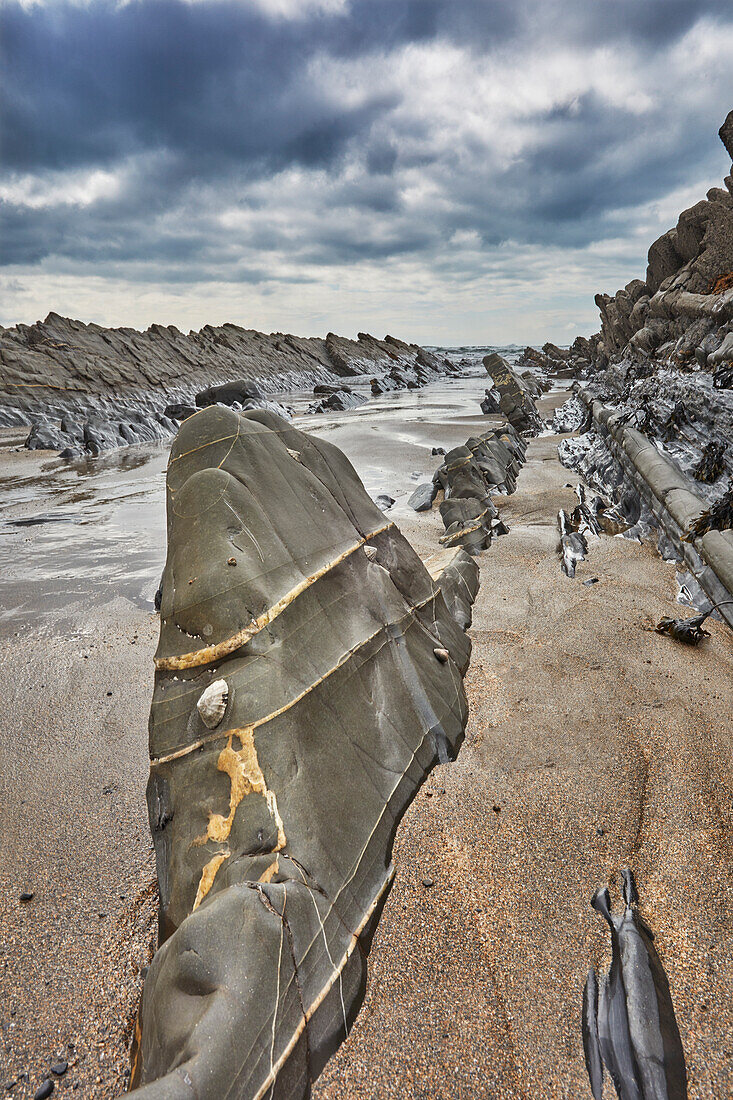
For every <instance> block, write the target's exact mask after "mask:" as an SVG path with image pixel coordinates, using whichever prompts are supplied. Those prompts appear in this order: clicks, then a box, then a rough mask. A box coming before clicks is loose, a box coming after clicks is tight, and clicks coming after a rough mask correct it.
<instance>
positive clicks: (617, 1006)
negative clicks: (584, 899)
mask: <svg viewBox="0 0 733 1100" xmlns="http://www.w3.org/2000/svg"><path fill="white" fill-rule="evenodd" d="M622 874H623V898H624V903H625V909H624V912H623V914H622V915H621V916H614V914H613V913H612V912H611V898H610V894H609V891H608V889H607V888H603V889H601V890H598V891H597V892H596V893H595V895H594V896H593V900H592V905H593V908H594V909H596V910H597V911H598V912H599V913H600V914H601V916H603V917H604V919H605V920H606V922H607V923H608V926H609V928H610V931H611V967H610V970H609V972H608V974H607V975H604V976H603V977H602V978H601V980H600V983H599V981H598V977H597V975H596V973H595V971H594V970H591V971H590V973H589V975H588V980H587V982H586V986H585V994H584V997H583V1018H582V1029H583V1046H584V1048H585V1059H586V1066H587V1068H588V1077H589V1080H590V1084H591V1091H592V1093H593V1097H594V1100H602V1097H603V1066H604V1064H605V1067H606V1069H607V1070H608V1072H609V1074H610V1076H611V1079H612V1081H613V1083H614V1086H615V1088H616V1092H617V1094H618V1096H619V1097H620V1098H621V1100H687V1070H686V1067H685V1055H684V1051H683V1048H682V1040H681V1039H680V1033H679V1028H678V1027H677V1021H676V1019H675V1014H674V1006H673V1004H672V997H671V995H670V991H669V982H668V981H667V975H666V974H665V972H664V967H663V965H662V961H661V959H660V958H659V955H658V953H657V949H656V947H655V945H654V935H653V933H652V931H651V929H650V928H649V927H648V926H647V924H646V923H645V921H644V920H643V919H642V917H641V916H640V914H639V912H638V909H637V905H638V896H637V892H636V884H635V882H634V878H633V875H632V873H631V871H629V870H628V869H626V870H624V871H623V872H622Z"/></svg>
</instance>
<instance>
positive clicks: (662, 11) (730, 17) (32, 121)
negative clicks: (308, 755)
mask: <svg viewBox="0 0 733 1100" xmlns="http://www.w3.org/2000/svg"><path fill="white" fill-rule="evenodd" d="M1 17H2V21H3V28H2V42H3V51H4V59H3V61H4V63H3V71H4V77H3V80H4V89H3V97H2V102H3V104H4V110H3V119H2V132H3V166H4V170H5V173H6V175H7V174H12V173H16V174H17V173H33V174H35V175H37V176H39V177H40V178H42V179H46V178H51V176H50V174H51V173H54V172H55V173H58V172H63V171H66V170H72V169H73V170H80V171H81V170H86V169H94V168H110V169H117V168H119V166H120V164H121V163H122V162H123V161H126V163H127V169H126V174H125V175H124V177H123V179H124V185H123V187H122V190H121V192H120V193H119V194H118V195H116V196H114V197H107V198H100V199H98V200H96V201H94V202H92V203H90V204H88V205H86V206H78V205H76V206H75V205H74V204H73V203H69V202H65V203H63V204H62V203H59V204H57V205H55V206H48V207H44V208H41V209H31V208H29V207H27V206H23V205H22V204H19V203H13V202H10V201H6V202H4V203H0V222H1V223H2V226H1V228H0V232H2V240H3V262H4V263H5V264H6V265H10V266H13V267H15V268H17V267H26V268H31V269H32V268H33V267H34V266H35V265H38V264H40V263H41V262H45V263H46V264H48V263H56V264H57V265H61V266H63V269H64V270H71V269H74V270H77V271H79V272H84V271H87V272H90V271H91V272H95V273H102V272H105V273H106V272H107V271H114V269H115V266H116V267H117V269H118V270H124V271H125V272H126V273H127V277H128V278H130V279H133V280H135V279H139V280H140V281H145V279H146V278H147V277H148V275H149V273H150V271H151V270H154V271H155V272H156V277H157V278H159V279H166V280H168V281H170V282H182V281H186V280H189V281H191V282H196V281H206V280H220V279H226V280H229V281H232V282H236V281H243V282H266V281H267V280H268V279H269V278H270V277H271V276H272V266H271V264H270V259H271V258H272V259H273V260H277V262H278V263H282V262H283V261H284V260H287V261H288V262H289V264H290V274H289V275H288V278H289V279H290V280H291V281H296V280H302V281H308V280H310V279H311V278H313V277H315V276H312V275H311V274H310V273H309V267H310V266H319V267H320V266H335V267H338V266H340V265H350V264H354V263H358V262H359V261H360V260H365V259H366V260H380V259H385V260H386V259H389V258H391V257H404V256H408V255H414V256H415V257H416V258H421V257H422V259H423V262H424V263H426V264H435V265H441V264H442V265H445V264H446V263H447V262H448V264H449V266H450V264H452V262H453V261H452V260H451V261H446V259H445V254H444V252H445V249H448V248H449V247H450V246H449V244H448V242H449V240H450V238H451V236H452V234H454V233H455V232H456V231H457V230H461V231H467V230H468V231H473V232H475V233H476V234H477V235H478V238H479V240H480V242H481V244H482V245H483V247H484V248H485V249H486V250H488V251H490V250H491V249H493V248H496V247H497V246H499V245H501V244H502V243H503V242H506V241H514V242H517V243H518V244H519V245H529V246H533V247H535V248H537V249H542V248H554V247H572V248H582V247H585V246H587V245H588V244H589V243H591V242H594V241H597V240H599V239H602V238H603V236H604V235H605V234H607V233H608V231H609V224H610V223H611V222H612V223H613V231H614V233H621V234H622V233H623V232H624V222H623V219H624V217H625V216H626V214H625V213H624V212H626V213H627V214H628V218H630V219H632V218H633V211H634V210H635V209H636V208H637V207H639V206H640V205H641V204H643V203H646V202H650V201H652V200H653V199H654V198H655V197H657V196H660V195H663V194H665V193H668V192H669V191H671V190H673V189H674V188H677V187H682V186H684V185H685V184H687V183H689V182H690V181H691V180H693V179H697V178H699V177H700V176H702V175H704V174H705V173H709V175H710V179H711V182H715V181H716V180H717V179H718V178H719V177H720V176H721V175H722V174H723V173H724V169H725V167H726V165H725V158H724V154H723V153H722V149H721V147H719V145H718V142H717V138H716V136H715V131H716V129H717V126H718V125H719V124H720V122H721V121H722V118H723V117H724V115H725V114H726V113H727V110H728V109H729V108H730V106H731V105H732V104H731V103H730V102H727V100H726V97H727V96H729V87H728V86H727V82H726V80H725V74H716V73H711V74H710V79H709V81H708V83H707V85H706V88H705V89H701V88H700V87H698V86H696V87H695V88H694V93H695V94H694V95H688V94H687V91H688V89H686V87H685V85H684V78H683V77H679V76H678V77H677V83H675V81H672V80H670V81H668V82H667V83H665V84H664V86H658V87H653V88H651V92H652V99H653V102H652V104H651V106H650V107H647V108H645V109H644V110H640V111H634V110H632V109H631V108H632V107H633V104H631V105H629V104H626V105H623V104H620V103H619V104H616V105H613V104H611V103H609V102H608V100H607V99H602V98H601V97H600V96H599V95H598V94H597V93H596V92H594V91H589V92H587V93H585V94H582V95H581V96H580V97H579V98H578V99H577V101H573V102H572V103H571V102H567V103H559V104H557V103H556V104H554V105H553V106H552V107H551V108H550V109H548V110H546V111H544V113H543V112H542V111H541V110H540V109H539V108H538V109H537V111H536V113H535V115H534V116H533V117H532V118H529V119H525V120H524V124H525V125H530V124H534V125H535V129H536V132H537V134H538V135H539V136H538V137H537V138H536V140H535V141H534V143H533V144H532V145H531V146H528V147H526V148H524V149H523V150H522V151H521V152H519V153H518V154H517V155H516V156H514V157H513V159H510V160H509V161H508V162H505V161H503V160H502V159H501V157H500V156H498V153H499V152H501V150H492V149H489V150H486V149H485V148H483V147H482V144H481V142H480V141H479V140H478V139H476V138H473V137H461V136H460V135H459V134H458V133H457V134H456V138H455V140H456V143H458V142H463V144H462V145H460V146H459V145H456V147H455V148H450V145H449V147H448V150H447V151H446V145H445V138H444V136H441V137H439V136H438V135H437V131H436V125H437V124H436V121H435V119H434V118H433V117H431V114H430V112H429V111H418V112H412V113H411V111H410V108H409V103H410V99H409V93H410V88H409V87H407V86H405V85H402V86H401V85H399V82H397V83H395V82H394V81H391V80H390V79H388V78H389V77H390V76H391V72H392V65H393V58H394V57H395V56H396V55H397V53H398V51H399V50H401V49H402V48H403V47H405V46H407V45H416V46H425V45H427V44H434V45H443V46H445V47H446V48H448V47H451V46H452V47H456V48H459V47H460V48H461V49H463V50H465V51H466V55H467V56H470V57H472V58H473V59H478V60H479V63H480V62H481V59H482V58H484V57H486V58H487V59H488V57H489V55H490V54H491V52H492V51H494V50H496V49H498V48H500V49H501V52H502V55H503V56H506V55H507V54H512V55H513V56H515V57H516V58H517V65H516V71H515V73H514V79H516V80H517V81H526V82H531V81H532V79H533V73H532V70H531V66H528V67H527V68H526V69H525V68H523V66H522V58H523V57H524V56H529V55H530V53H531V51H532V50H533V49H536V48H537V44H538V42H539V43H540V44H541V48H542V50H543V51H544V52H545V53H548V54H551V53H552V51H553V50H554V51H558V50H560V49H563V50H565V49H567V48H568V47H574V48H576V49H578V50H579V51H580V55H581V56H582V52H583V50H589V49H590V48H591V47H593V46H596V45H598V44H607V45H608V46H609V47H611V46H613V45H614V44H617V45H618V44H622V46H623V48H627V47H628V48H632V47H633V49H634V50H635V51H637V54H638V63H639V65H640V67H641V68H642V70H643V67H644V65H645V64H648V65H650V66H651V65H653V64H654V60H655V57H656V56H657V55H658V53H659V51H661V50H665V49H668V48H669V47H670V45H673V44H674V43H675V42H678V41H679V40H680V39H681V37H682V36H683V35H684V34H686V33H687V32H688V31H689V30H690V29H691V28H692V27H693V26H694V25H695V23H696V22H697V21H699V20H701V19H707V20H711V21H712V24H711V25H712V27H713V30H712V32H711V33H713V34H715V33H716V27H718V28H720V29H724V28H725V27H726V26H727V27H730V26H731V24H732V23H733V10H731V9H730V8H728V11H727V13H726V12H725V10H724V8H723V6H722V5H721V4H720V3H719V2H716V3H713V2H710V3H707V2H705V0H699V2H698V3H696V4H690V3H689V0H684V2H678V0H646V2H645V3H643V4H641V3H638V2H637V0H608V2H605V3H601V4H588V3H587V2H582V3H581V0H566V2H563V3H559V2H557V0H512V2H508V0H507V2H502V0H495V2H493V0H353V2H352V3H351V4H350V5H349V6H348V8H347V10H346V11H345V12H344V13H342V14H336V15H331V16H328V15H323V14H321V15H314V16H312V17H311V18H303V19H297V20H293V21H288V20H273V19H268V18H266V16H265V15H263V14H262V12H258V11H257V10H256V9H255V8H248V7H245V6H243V5H241V4H239V3H236V2H234V0H212V2H209V3H205V4H187V3H183V2H179V0H138V2H136V3H129V4H126V5H123V6H117V5H114V4H112V3H104V2H101V0H93V2H92V3H90V4H87V5H83V6H77V5H74V4H69V3H65V2H61V3H55V4H53V6H43V5H33V6H31V7H28V8H23V7H21V6H20V5H19V4H17V3H16V4H14V3H13V2H12V0H11V2H7V3H5V4H4V6H3V7H2V10H1ZM726 17H727V22H726ZM624 44H625V45H624ZM321 59H325V61H326V62H332V61H338V62H340V63H341V65H342V69H341V71H342V72H343V73H345V74H346V76H345V83H346V85H348V73H349V65H350V64H353V65H357V64H359V63H360V62H364V64H365V65H366V71H367V73H369V72H373V78H372V79H371V80H368V81H367V82H366V83H364V81H362V84H361V93H362V94H361V95H360V96H352V95H350V94H349V93H350V91H351V89H350V88H349V87H348V86H345V87H344V89H343V92H344V94H343V95H340V94H338V93H339V89H338V88H337V89H336V90H335V94H334V89H333V88H332V87H331V88H329V89H326V90H324V86H323V84H322V82H321V79H320V73H321V67H320V64H319V61H320V60H321ZM365 59H366V60H365ZM487 65H488V60H487ZM466 106H467V109H469V108H470V109H473V110H475V104H473V103H471V104H468V103H467V105H466ZM126 158H127V159H126ZM459 165H460V167H459ZM130 166H132V167H130ZM287 170H297V171H301V172H302V184H301V192H300V194H299V195H296V197H293V195H292V194H291V195H289V196H288V197H286V198H283V197H282V193H281V191H279V190H278V188H277V187H276V186H275V185H274V183H273V188H272V191H271V192H270V191H269V189H268V182H269V181H275V180H276V178H277V176H278V173H282V172H285V171H287ZM416 181H417V184H418V185H419V184H420V183H424V184H425V185H426V187H425V196H424V197H423V198H422V199H421V200H420V201H419V202H415V203H412V204H411V203H410V202H408V201H407V200H406V198H405V195H406V192H407V191H408V190H409V189H410V188H414V187H415V185H416ZM258 188H259V189H258ZM278 204H280V205H278ZM228 208H231V209H234V210H237V209H239V210H241V211H243V212H244V213H245V214H249V215H252V216H251V218H250V219H249V221H246V220H245V222H244V223H243V224H245V225H247V228H246V230H245V229H240V230H236V229H235V230H232V229H231V227H230V226H227V225H222V223H221V222H220V220H219V218H218V215H219V213H220V212H221V211H222V210H224V209H228ZM465 262H466V263H468V262H469V261H465ZM486 262H488V261H486ZM470 263H471V264H472V265H473V266H472V267H470V268H466V269H464V270H463V271H462V272H456V278H457V279H458V278H466V279H471V278H473V277H475V275H476V274H477V273H478V272H480V271H482V270H484V262H483V261H481V260H478V259H476V258H475V257H474V259H473V260H472V261H470ZM590 289H593V288H589V290H590Z"/></svg>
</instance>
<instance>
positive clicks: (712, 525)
mask: <svg viewBox="0 0 733 1100" xmlns="http://www.w3.org/2000/svg"><path fill="white" fill-rule="evenodd" d="M731 528H733V485H732V486H731V488H730V489H728V491H727V493H726V494H725V495H724V496H722V497H721V498H720V500H719V501H718V502H717V504H713V505H712V507H710V508H708V509H707V510H706V511H705V512H703V513H702V515H700V516H698V517H697V519H695V520H693V522H692V523H691V524H690V527H689V529H688V530H687V531H685V533H684V534H683V535H681V536H680V537H681V538H682V541H683V542H692V541H693V540H694V539H699V538H702V536H703V535H705V534H707V532H708V531H728V530H730V529H731Z"/></svg>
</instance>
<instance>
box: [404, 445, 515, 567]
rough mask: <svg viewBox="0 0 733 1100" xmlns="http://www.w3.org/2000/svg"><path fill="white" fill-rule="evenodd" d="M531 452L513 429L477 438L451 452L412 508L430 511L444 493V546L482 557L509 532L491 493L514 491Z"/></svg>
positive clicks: (421, 487) (415, 496)
mask: <svg viewBox="0 0 733 1100" xmlns="http://www.w3.org/2000/svg"><path fill="white" fill-rule="evenodd" d="M526 452H527V445H526V443H525V441H524V440H523V439H522V437H521V436H520V435H519V433H518V432H517V431H515V429H514V428H512V427H511V425H508V426H507V427H506V428H504V429H499V430H496V431H489V432H485V433H484V434H483V435H480V436H471V437H470V438H469V439H467V440H466V442H465V444H464V446H462V447H454V448H453V449H452V450H450V451H448V453H447V454H446V455H445V459H444V461H443V463H442V464H441V465H440V466H439V467H438V469H437V470H436V471H435V474H434V475H433V480H432V483H431V482H426V483H425V484H423V485H418V487H417V489H416V490H415V492H414V493H413V494H412V496H411V497H410V499H409V501H408V504H410V505H411V506H412V507H413V508H414V509H415V511H416V512H423V511H427V510H429V509H430V508H432V507H433V503H434V501H435V500H436V499H437V497H438V496H439V494H440V493H442V495H443V499H442V500H441V501H440V503H439V508H440V516H441V519H442V520H443V525H444V527H445V534H444V535H441V537H440V542H441V544H442V545H443V546H447V547H455V546H461V547H463V549H464V550H467V551H468V553H469V554H478V553H480V552H481V551H482V550H486V549H487V548H488V547H489V546H490V545H491V540H492V538H493V537H494V536H496V535H503V534H506V532H507V528H506V526H505V525H504V524H503V523H502V522H501V520H500V519H499V518H498V517H499V512H498V509H497V507H496V505H495V504H494V501H493V500H492V497H491V494H492V492H494V491H498V492H502V493H513V492H514V490H515V489H516V484H517V477H518V475H519V470H520V468H521V467H522V465H523V464H524V461H525V457H526Z"/></svg>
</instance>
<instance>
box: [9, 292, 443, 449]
mask: <svg viewBox="0 0 733 1100" xmlns="http://www.w3.org/2000/svg"><path fill="white" fill-rule="evenodd" d="M451 369H452V368H451V365H450V364H449V363H448V362H447V361H446V360H443V359H439V358H438V357H437V356H435V355H433V354H432V353H431V352H428V351H426V350H425V349H424V348H421V347H419V346H418V345H416V344H407V343H405V342H404V341H403V340H398V339H396V338H395V337H393V336H386V337H385V338H384V339H383V340H378V339H377V338H376V337H374V336H370V335H369V334H368V333H359V335H358V338H357V339H356V340H349V339H346V338H345V337H342V336H336V335H335V334H334V333H332V332H329V333H328V335H327V336H326V337H325V338H323V339H321V338H318V337H300V336H292V335H290V334H288V333H286V334H283V333H272V334H269V335H268V334H266V333H263V332H256V331H254V330H252V329H244V328H240V327H239V326H238V325H233V324H224V325H221V326H218V327H214V326H212V325H205V326H204V327H203V328H202V329H201V330H200V331H199V332H189V333H188V334H187V335H186V334H184V333H183V332H180V331H179V329H177V328H175V327H174V326H173V325H151V326H150V328H148V329H146V331H145V332H139V331H137V330H136V329H133V328H104V327H103V326H101V325H96V324H85V323H84V322H82V321H75V320H72V319H71V318H68V317H60V316H59V315H58V314H56V313H50V314H49V315H48V317H47V318H46V319H45V321H38V322H37V323H36V324H34V325H15V326H13V327H12V328H3V329H0V426H12V425H28V426H31V427H32V431H31V433H30V436H29V440H28V446H30V447H31V448H34V449H50V450H55V451H60V452H62V453H63V454H64V455H65V457H69V458H72V457H75V456H76V455H80V454H98V453H100V452H101V451H102V450H108V449H111V448H114V447H121V446H125V445H126V444H131V443H140V442H145V441H152V440H155V439H165V438H169V437H170V436H172V435H173V433H174V432H175V431H176V430H177V425H178V421H180V420H181V419H183V418H185V416H186V415H188V411H190V410H192V409H193V408H194V407H203V406H205V405H208V404H213V403H224V404H228V405H230V406H233V407H235V408H255V407H259V408H263V407H268V406H269V407H271V408H272V407H273V402H272V401H268V397H271V396H272V395H273V394H277V393H280V394H282V393H283V392H286V391H288V390H291V389H296V388H303V387H307V386H310V387H312V386H314V385H320V386H321V387H323V386H324V384H334V385H335V389H336V391H341V390H343V391H344V393H346V394H348V386H347V385H345V383H344V382H343V381H341V380H343V379H346V378H349V377H355V376H359V375H368V376H371V375H374V376H376V377H375V383H374V385H373V387H372V388H373V390H374V391H375V392H382V390H385V389H393V388H401V387H407V386H410V387H412V386H420V385H424V384H425V383H426V382H428V381H430V380H431V379H432V378H435V377H437V376H438V375H439V374H441V373H444V372H446V371H450V370H451ZM232 382H234V383H235V384H236V385H235V388H234V389H232V388H231V387H229V388H228V390H227V392H221V393H218V394H217V393H213V391H212V389H211V388H212V387H216V386H217V385H221V384H222V383H232ZM237 386H238V389H237ZM223 390H224V387H222V391H223ZM197 398H198V400H197ZM327 402H328V404H330V407H346V406H347V405H348V404H349V403H350V402H349V400H348V398H343V397H342V398H341V406H339V398H338V394H336V399H335V400H334V393H333V392H331V393H329V394H328V396H327ZM277 411H279V412H282V411H283V409H282V406H278V407H277Z"/></svg>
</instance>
